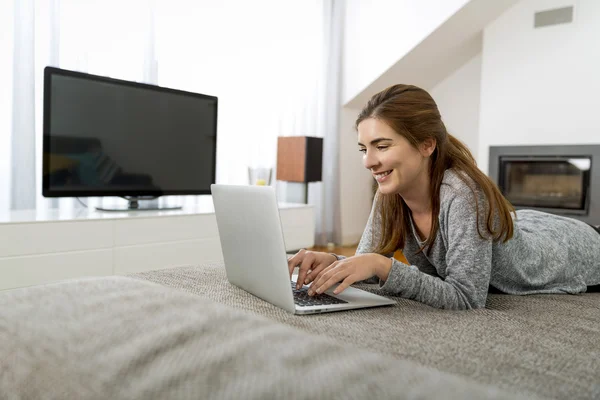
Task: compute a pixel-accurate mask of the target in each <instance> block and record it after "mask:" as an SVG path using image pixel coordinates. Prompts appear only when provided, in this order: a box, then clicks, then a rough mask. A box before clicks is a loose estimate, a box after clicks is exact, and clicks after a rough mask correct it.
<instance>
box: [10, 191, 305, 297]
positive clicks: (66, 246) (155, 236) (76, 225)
mask: <svg viewBox="0 0 600 400" xmlns="http://www.w3.org/2000/svg"><path fill="white" fill-rule="evenodd" d="M279 212H280V215H281V224H282V227H283V232H284V237H285V242H286V249H287V250H288V251H293V250H297V249H300V248H305V247H312V246H313V245H314V236H315V223H314V221H315V215H314V209H313V207H312V206H310V205H305V204H290V203H281V204H280V205H279ZM222 259H223V255H222V253H221V244H220V241H219V233H218V229H217V222H216V218H215V214H214V208H213V206H212V201H205V202H203V203H202V204H197V205H195V206H192V207H184V209H182V210H175V211H136V212H118V213H114V212H98V211H87V210H83V211H82V210H79V211H77V212H76V211H73V212H70V213H69V212H64V211H62V213H61V212H59V211H58V210H46V211H39V210H38V211H36V210H30V211H14V212H8V213H5V214H4V215H0V289H10V288H16V287H22V286H30V285H37V284H41V283H47V282H53V281H58V280H64V279H70V278H77V277H83V276H106V275H115V274H117V275H119V274H127V273H131V272H141V271H148V270H153V269H160V268H169V267H175V266H180V265H198V264H201V263H203V262H208V261H220V260H222Z"/></svg>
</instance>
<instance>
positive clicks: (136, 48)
mask: <svg viewBox="0 0 600 400" xmlns="http://www.w3.org/2000/svg"><path fill="white" fill-rule="evenodd" d="M0 10H1V12H0V18H2V19H0V23H1V26H2V28H0V29H2V31H1V33H2V39H1V40H2V41H1V42H0V46H2V47H0V51H1V53H0V54H2V55H0V57H2V58H3V60H2V62H1V63H0V65H2V67H0V68H3V69H5V70H6V71H5V70H3V71H2V72H3V73H2V74H0V75H1V76H2V78H1V79H3V81H1V82H0V83H2V84H3V87H5V88H11V89H12V90H3V91H0V93H1V94H0V96H2V97H0V101H1V103H0V104H1V105H2V107H1V109H0V129H2V130H1V131H0V184H1V186H0V208H2V209H7V208H12V209H31V208H38V209H39V208H43V207H54V208H59V209H60V210H61V212H65V213H69V212H72V210H74V209H77V208H78V207H80V205H79V203H78V202H77V201H76V199H72V198H67V199H60V200H59V199H44V198H43V197H42V196H41V172H42V171H41V155H42V154H41V150H42V149H41V146H42V141H41V137H42V132H41V129H42V94H43V69H44V67H45V66H46V65H52V66H58V67H60V68H66V69H72V70H77V71H83V72H89V73H93V74H99V75H104V76H111V77H115V78H120V79H128V80H134V81H142V82H148V83H154V84H159V85H161V86H166V87H172V88H177V89H184V90H188V91H192V92H199V93H205V94H210V95H215V96H218V97H219V121H218V141H217V160H218V161H217V181H218V182H220V183H232V184H246V183H248V178H247V168H248V167H249V166H268V167H274V166H275V162H276V143H277V136H285V135H309V136H320V137H324V138H325V139H324V146H325V153H324V160H325V165H324V168H323V171H324V178H323V179H324V181H323V183H318V184H312V186H311V192H310V203H312V204H314V205H315V206H316V209H317V230H318V235H317V241H318V242H326V241H331V240H333V239H332V238H333V237H332V232H333V231H334V230H335V223H334V219H335V217H334V216H335V215H336V214H337V209H338V208H339V207H337V206H336V203H335V202H336V201H337V200H336V199H335V197H336V194H337V192H338V190H337V189H336V188H337V173H338V171H337V152H336V149H337V118H338V116H337V115H338V110H339V105H338V103H339V100H338V99H339V96H338V93H339V65H340V64H339V63H340V61H339V54H340V50H339V49H340V46H341V37H340V34H341V29H342V25H341V23H340V21H341V15H342V14H343V2H341V1H334V0H332V1H321V0H310V1H309V0H303V1H300V0H297V1H285V2H282V1H278V0H255V1H252V2H247V1H243V0H222V1H218V2H216V1H208V0H168V1H167V0H127V1H121V0H103V1H99V0H87V1H81V0H13V1H12V2H10V1H7V2H3V3H2V4H1V5H0ZM6 65H9V66H10V67H6ZM7 92H8V93H9V94H11V95H10V97H9V96H7V95H6V93H7ZM313 186H314V188H313ZM82 200H84V202H87V203H88V206H96V205H100V204H105V205H106V204H107V202H108V203H109V204H114V203H115V202H118V201H121V200H119V199H115V198H108V199H107V198H88V199H82ZM122 201H123V202H124V200H122ZM196 201H198V196H178V197H172V196H165V197H164V198H162V199H161V200H160V202H161V203H163V204H173V203H184V204H188V203H194V202H196ZM325 215H327V217H326V218H325Z"/></svg>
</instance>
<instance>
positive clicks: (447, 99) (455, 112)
mask: <svg viewBox="0 0 600 400" xmlns="http://www.w3.org/2000/svg"><path fill="white" fill-rule="evenodd" d="M480 83H481V54H478V55H477V56H475V57H473V58H472V59H471V60H469V61H468V62H467V63H466V64H465V65H463V66H462V67H460V68H459V69H458V70H456V71H455V72H454V73H453V74H452V75H450V76H448V77H447V78H446V79H444V80H443V81H442V82H440V83H439V84H437V85H436V86H435V87H434V88H433V89H432V90H431V91H430V92H429V94H431V96H432V97H433V99H434V100H435V102H436V103H437V105H438V108H439V110H440V114H441V115H442V120H443V121H444V124H445V125H446V128H447V129H448V132H450V133H451V134H452V135H454V136H455V137H457V138H458V139H459V140H461V141H462V142H463V143H465V144H466V145H467V146H468V147H469V150H471V152H472V153H473V156H474V157H475V159H477V150H478V147H479V92H480Z"/></svg>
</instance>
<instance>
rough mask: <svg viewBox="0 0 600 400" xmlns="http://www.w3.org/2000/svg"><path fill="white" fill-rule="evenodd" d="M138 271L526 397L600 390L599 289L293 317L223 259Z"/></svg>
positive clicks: (402, 303)
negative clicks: (230, 275) (459, 306)
mask: <svg viewBox="0 0 600 400" xmlns="http://www.w3.org/2000/svg"><path fill="white" fill-rule="evenodd" d="M133 276H135V277H137V278H141V279H145V280H149V281H153V282H157V283H160V284H162V285H165V286H169V287H173V288H177V289H181V290H184V291H187V292H190V293H194V294H197V295H201V296H202V297H207V298H210V299H212V300H214V301H216V302H218V303H222V304H226V305H230V306H233V307H235V308H238V309H242V310H248V311H251V312H253V313H254V314H259V315H262V316H265V317H268V318H269V319H271V320H273V321H277V322H281V323H284V324H286V325H289V326H292V327H295V328H297V329H299V330H302V331H305V332H310V333H313V334H316V335H320V336H321V337H324V338H332V339H334V340H335V341H336V342H337V343H342V344H348V345H354V346H356V347H360V348H364V349H370V350H372V351H375V352H378V353H380V354H384V355H387V356H392V357H394V358H396V359H400V360H408V361H412V362H415V363H418V364H419V365H423V366H426V367H429V368H434V369H436V370H439V371H443V372H449V373H453V374H457V375H461V376H464V377H468V378H470V379H473V380H475V381H477V382H480V383H483V384H491V385H498V386H500V387H501V388H505V389H512V390H517V391H519V392H520V393H522V394H524V395H527V396H528V395H532V394H537V395H540V396H543V397H548V398H556V399H570V400H574V399H589V398H600V293H588V294H582V295H566V294H564V295H529V296H513V295H502V294H490V295H489V296H488V300H487V304H486V308H485V309H479V310H471V311H448V310H439V309H435V308H431V307H428V306H425V305H423V304H420V303H417V302H414V301H411V300H406V299H401V298H396V300H397V301H398V304H397V305H396V306H394V307H386V308H380V309H365V310H355V311H346V312H338V313H331V314H319V315H310V316H294V315H291V314H288V313H286V312H285V311H283V310H281V309H279V308H277V307H274V306H272V305H270V304H268V303H266V302H264V301H262V300H260V299H258V298H256V297H254V296H252V295H250V294H248V293H246V292H244V291H243V290H241V289H238V288H237V287H234V286H232V285H230V284H229V283H228V281H227V279H226V276H225V271H224V268H223V265H222V264H221V263H215V264H207V265H202V266H201V267H181V268H174V269H166V270H159V271H151V272H144V273H138V274H134V275H133ZM358 286H359V287H361V288H363V289H367V290H374V287H373V286H372V285H358Z"/></svg>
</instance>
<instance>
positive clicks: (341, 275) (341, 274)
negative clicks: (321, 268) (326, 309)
mask: <svg viewBox="0 0 600 400" xmlns="http://www.w3.org/2000/svg"><path fill="white" fill-rule="evenodd" d="M349 274H350V272H349V271H348V269H347V268H343V267H340V266H339V264H338V263H333V264H332V265H331V266H330V267H329V268H327V270H326V271H325V272H324V273H323V274H321V276H320V277H319V278H318V279H316V280H315V282H314V283H313V284H312V285H311V287H310V290H309V292H308V294H309V295H310V294H313V295H314V294H321V293H323V292H325V291H326V290H327V289H329V288H330V287H331V286H332V285H335V284H336V283H338V282H340V281H342V280H344V279H345V278H346V277H347V276H348V275H349Z"/></svg>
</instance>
